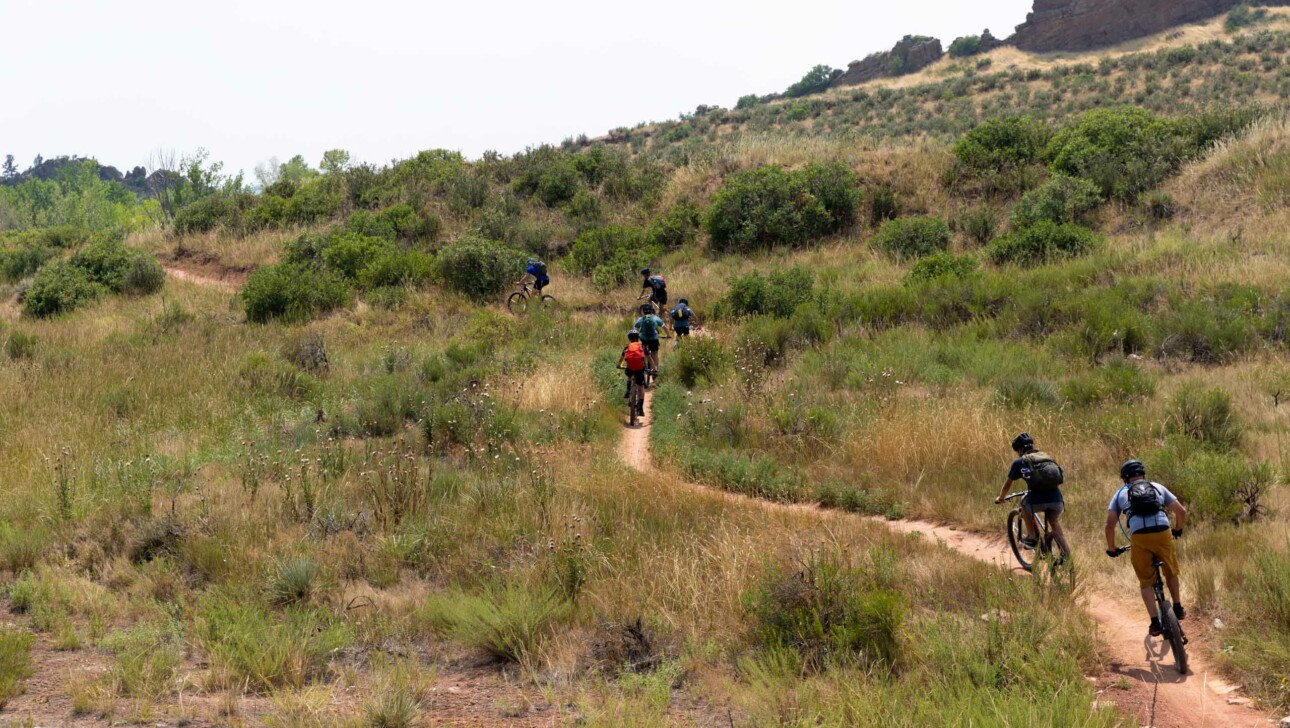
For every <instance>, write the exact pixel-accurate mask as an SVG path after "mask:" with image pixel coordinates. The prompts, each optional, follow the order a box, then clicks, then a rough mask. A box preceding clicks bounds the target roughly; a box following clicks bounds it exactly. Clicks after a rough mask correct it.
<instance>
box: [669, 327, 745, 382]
mask: <svg viewBox="0 0 1290 728" xmlns="http://www.w3.org/2000/svg"><path fill="white" fill-rule="evenodd" d="M691 338H692V340H691V341H687V342H686V343H685V345H684V346H682V347H681V348H680V349H678V350H677V351H676V353H675V354H673V355H671V356H670V357H668V362H667V364H668V366H667V372H668V376H673V377H676V379H677V380H678V381H679V382H681V384H683V385H684V386H686V387H691V388H693V387H697V386H700V385H711V384H715V383H716V382H717V381H718V380H719V379H720V378H721V377H722V376H723V375H724V374H725V373H726V371H727V370H728V369H729V368H730V365H731V363H732V361H733V360H732V358H731V355H730V352H729V351H727V350H726V348H725V347H724V346H722V345H721V342H720V341H718V340H717V339H715V338H713V337H709V336H702V337H697V338H696V337H691Z"/></svg>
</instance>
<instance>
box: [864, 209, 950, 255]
mask: <svg viewBox="0 0 1290 728" xmlns="http://www.w3.org/2000/svg"><path fill="white" fill-rule="evenodd" d="M873 245H874V247H876V248H877V249H879V250H881V251H883V252H884V253H886V254H887V255H890V256H891V257H893V258H895V259H897V260H910V259H913V258H921V257H923V256H925V255H931V254H933V253H940V252H944V251H945V250H946V249H947V248H949V246H950V226H949V225H947V224H945V221H944V220H942V219H940V218H939V217H902V218H897V219H895V220H888V221H887V222H885V223H883V226H882V227H881V228H879V229H878V233H877V235H874V237H873Z"/></svg>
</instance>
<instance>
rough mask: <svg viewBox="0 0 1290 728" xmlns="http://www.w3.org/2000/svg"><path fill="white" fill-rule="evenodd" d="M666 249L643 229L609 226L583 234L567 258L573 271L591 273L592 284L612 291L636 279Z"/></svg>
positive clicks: (628, 226) (575, 242) (629, 226)
mask: <svg viewBox="0 0 1290 728" xmlns="http://www.w3.org/2000/svg"><path fill="white" fill-rule="evenodd" d="M662 252H663V249H662V248H661V247H659V246H658V245H657V244H655V243H654V242H653V241H649V240H647V234H646V232H645V231H642V230H641V229H640V228H638V227H635V226H632V225H609V226H606V227H602V228H596V229H594V230H587V231H585V232H583V233H582V234H581V235H579V236H578V239H577V240H575V241H574V243H573V247H572V248H571V249H570V250H569V255H568V257H567V258H566V259H565V260H566V261H567V263H568V265H569V269H570V270H572V271H574V272H575V273H582V274H583V275H590V276H591V283H592V285H594V286H595V287H596V288H598V289H600V290H602V291H608V290H612V289H614V288H617V287H618V286H621V285H623V284H625V283H627V282H628V281H629V280H631V279H632V278H634V277H635V276H636V273H637V271H639V270H640V269H642V268H644V267H646V266H648V265H651V264H652V263H653V262H654V260H655V259H656V258H657V257H658V256H659V255H661V254H662Z"/></svg>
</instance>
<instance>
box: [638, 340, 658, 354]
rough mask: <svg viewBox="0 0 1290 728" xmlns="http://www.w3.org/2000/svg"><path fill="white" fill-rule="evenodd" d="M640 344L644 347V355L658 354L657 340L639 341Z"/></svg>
mask: <svg viewBox="0 0 1290 728" xmlns="http://www.w3.org/2000/svg"><path fill="white" fill-rule="evenodd" d="M641 343H642V344H644V345H645V353H646V354H657V353H658V349H659V340H658V339H641Z"/></svg>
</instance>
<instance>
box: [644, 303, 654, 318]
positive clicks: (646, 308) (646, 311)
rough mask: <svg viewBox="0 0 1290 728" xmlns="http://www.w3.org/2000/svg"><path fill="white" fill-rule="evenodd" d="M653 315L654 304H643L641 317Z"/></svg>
mask: <svg viewBox="0 0 1290 728" xmlns="http://www.w3.org/2000/svg"><path fill="white" fill-rule="evenodd" d="M653 313H654V304H652V303H647V304H645V305H643V306H641V315H643V316H649V315H651V314H653Z"/></svg>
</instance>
